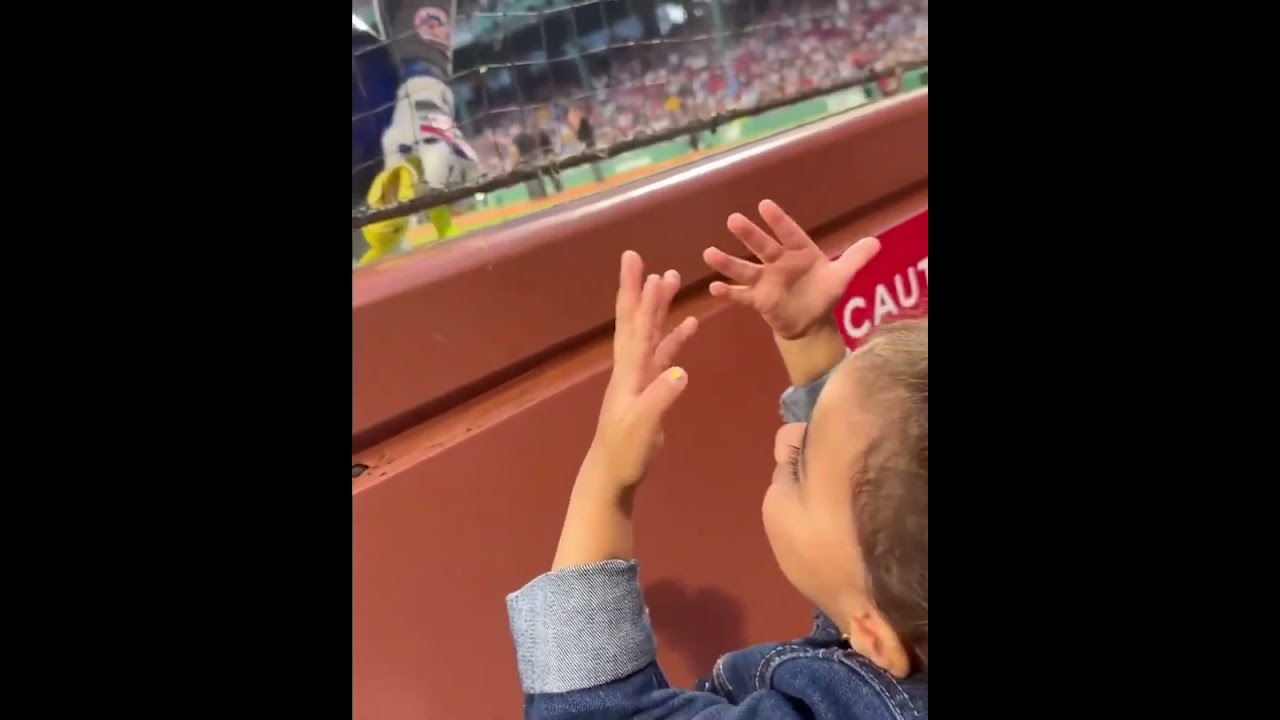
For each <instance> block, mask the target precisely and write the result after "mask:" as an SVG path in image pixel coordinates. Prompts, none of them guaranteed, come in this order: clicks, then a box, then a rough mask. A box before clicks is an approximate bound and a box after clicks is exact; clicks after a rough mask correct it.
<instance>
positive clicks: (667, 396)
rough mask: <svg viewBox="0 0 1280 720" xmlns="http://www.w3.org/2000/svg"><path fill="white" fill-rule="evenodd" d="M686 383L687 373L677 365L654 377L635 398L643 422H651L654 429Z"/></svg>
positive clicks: (687, 379)
mask: <svg viewBox="0 0 1280 720" xmlns="http://www.w3.org/2000/svg"><path fill="white" fill-rule="evenodd" d="M688 384H689V375H688V373H686V372H685V371H684V370H683V369H682V368H678V367H673V368H669V369H668V370H667V371H666V372H664V373H662V374H661V375H659V376H658V377H656V378H654V380H653V382H651V383H649V387H647V388H645V389H644V392H642V393H640V397H639V398H638V399H637V400H636V404H637V405H638V407H637V410H638V411H639V415H640V417H642V418H644V420H643V422H644V423H645V424H651V425H652V426H653V427H654V428H655V429H656V428H657V426H658V423H659V422H661V420H662V416H663V415H664V414H665V413H666V412H667V409H668V408H670V407H671V406H672V405H674V404H675V402H676V398H678V397H680V393H682V392H684V387H685V385H688Z"/></svg>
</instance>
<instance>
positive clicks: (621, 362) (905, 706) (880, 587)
mask: <svg viewBox="0 0 1280 720" xmlns="http://www.w3.org/2000/svg"><path fill="white" fill-rule="evenodd" d="M759 210H760V215H761V217H763V219H764V220H765V222H766V224H768V226H769V227H770V228H771V229H772V230H773V233H774V234H773V235H772V236H771V235H770V234H768V233H766V232H765V231H764V230H762V229H760V228H759V227H757V226H756V225H755V224H754V223H752V222H751V221H750V220H748V219H747V218H745V217H743V216H742V215H737V214H735V215H733V216H731V217H730V218H729V221H728V226H729V230H730V231H731V232H732V233H733V234H734V235H735V236H736V237H737V238H738V239H739V240H740V241H741V242H742V243H743V244H744V245H746V247H747V248H749V249H750V250H751V251H752V252H753V253H754V254H755V255H756V257H757V258H758V259H759V261H760V262H759V263H752V262H748V261H746V260H742V259H739V258H735V257H732V256H730V255H727V254H726V253H724V252H722V251H720V250H717V249H716V248H708V249H707V250H706V251H705V252H704V254H703V258H704V259H705V260H706V262H707V264H708V265H709V266H710V267H711V268H712V269H714V270H716V271H717V272H719V273H720V274H722V275H723V276H725V277H726V278H727V279H729V280H731V281H732V282H733V283H734V284H727V283H723V282H714V283H712V284H711V286H710V291H711V294H712V295H715V296H717V297H722V298H726V299H727V300H729V301H731V302H735V303H739V304H742V305H745V306H747V307H750V308H752V309H754V310H755V311H756V312H758V313H759V314H760V316H761V317H762V318H763V319H764V321H765V322H766V323H767V324H768V325H769V326H770V328H771V329H772V330H773V333H774V337H775V339H776V341H777V345H778V349H779V351H780V353H781V355H782V359H783V362H784V364H785V365H786V367H787V372H788V374H789V375H790V378H791V384H792V387H791V388H790V389H788V390H787V391H786V392H785V393H783V395H782V401H781V402H782V412H783V416H784V419H785V420H786V421H787V424H785V425H783V426H782V428H781V429H779V430H778V433H777V437H776V440H775V443H774V457H775V459H776V462H777V467H776V468H775V469H774V472H773V482H772V483H771V484H770V486H769V488H768V490H767V491H766V492H765V497H764V506H763V517H764V526H765V531H766V534H767V535H768V537H769V543H770V546H771V547H772V549H773V554H774V557H775V559H776V560H777V562H778V565H779V567H780V568H781V569H782V572H783V574H784V575H785V576H786V578H787V579H788V580H789V581H790V582H791V584H792V585H794V586H795V588H796V590H797V591H799V592H800V593H801V594H803V595H804V596H805V597H806V598H807V599H808V600H809V601H811V602H812V603H813V604H814V605H816V606H817V608H818V611H817V612H816V613H815V622H814V626H813V630H812V632H811V633H810V634H809V635H808V636H806V637H804V638H800V639H798V640H794V641H792V642H786V643H772V644H768V645H760V646H755V647H749V648H745V649H743V650H738V651H735V652H731V653H729V654H727V655H725V656H724V657H722V658H720V660H719V661H717V662H716V664H715V667H714V668H712V669H711V673H710V675H709V676H708V677H707V678H705V679H703V680H701V681H699V682H698V686H697V688H696V690H692V691H690V690H681V689H676V688H671V687H669V686H668V685H667V682H666V680H665V679H664V677H663V675H662V672H661V671H660V670H659V668H658V666H657V664H656V662H655V659H654V658H655V654H654V640H653V633H652V630H651V629H650V626H649V620H648V615H647V611H646V609H645V605H644V598H643V596H642V593H641V590H640V583H639V581H638V579H637V570H636V563H635V561H634V560H633V559H632V558H633V551H632V530H631V508H632V499H633V497H634V495H635V492H636V490H637V486H638V485H639V483H640V481H641V480H642V479H643V477H644V474H645V470H646V468H647V466H648V464H649V460H650V458H651V456H652V454H653V452H654V451H655V450H656V449H657V448H658V447H659V446H660V444H661V432H662V431H661V420H662V416H663V414H664V413H665V412H666V410H667V409H668V408H669V407H671V405H672V404H673V403H674V402H675V400H676V399H677V398H678V397H679V396H680V394H681V392H683V390H684V388H685V387H686V385H687V384H688V382H689V378H688V376H687V375H686V374H685V372H684V371H683V370H682V369H680V368H679V367H676V366H674V360H675V356H676V354H677V353H678V351H679V350H680V347H681V345H683V344H684V342H685V341H686V340H688V339H689V338H690V337H691V336H692V335H693V334H694V333H695V331H696V330H697V321H696V319H694V318H686V319H685V320H684V321H683V322H681V323H679V324H677V325H676V326H675V327H674V329H673V330H671V331H670V332H669V333H667V334H666V335H665V336H663V335H662V329H663V327H664V325H665V321H666V315H667V311H668V308H669V306H670V304H671V300H672V298H673V297H674V296H675V294H676V292H677V291H678V290H679V289H680V277H679V275H678V274H676V273H675V271H670V270H669V271H667V273H666V274H665V275H663V276H658V275H649V276H648V277H647V278H646V277H644V268H643V264H642V261H641V259H640V257H639V256H638V255H637V254H635V253H634V252H630V251H628V252H625V253H623V255H622V261H621V272H620V275H619V283H618V297H617V306H616V308H615V312H616V322H617V325H616V329H615V333H614V345H613V353H614V367H613V374H612V377H611V378H610V381H609V385H608V388H607V389H606V391H605V396H604V402H603V405H602V407H601V411H600V420H599V423H598V425H597V428H596V435H595V438H594V440H593V442H592V444H591V448H590V450H589V451H588V452H587V455H586V458H585V459H584V460H583V463H582V467H581V469H580V470H579V472H578V477H577V481H576V483H575V485H574V488H573V492H572V494H571V496H570V498H569V509H568V512H567V514H566V516H565V521H564V528H563V530H562V531H561V535H560V543H559V546H558V548H557V550H556V556H555V559H554V561H553V562H552V568H551V572H549V573H546V574H544V575H542V576H540V577H538V578H536V579H534V580H533V581H531V582H530V583H529V584H528V585H526V586H525V587H524V588H522V589H521V590H519V591H518V592H516V593H514V594H512V595H511V596H509V597H508V598H507V610H508V614H509V616H510V622H511V633H512V636H513V638H514V640H515V645H516V656H517V662H518V665H519V670H520V678H521V684H522V687H523V690H524V693H525V717H526V718H528V720H554V719H557V718H565V719H568V718H572V719H573V720H588V719H599V720H614V719H623V718H644V719H646V720H801V719H804V720H900V719H902V718H926V719H927V718H928V714H929V680H928V677H929V675H928V673H929V321H928V318H927V317H924V318H920V319H914V320H901V321H898V322H896V323H893V324H890V325H886V326H883V327H882V328H880V329H879V330H878V331H877V333H876V334H874V335H873V336H872V339H871V340H870V341H869V342H867V343H865V344H864V345H862V346H861V347H859V348H858V350H857V351H855V352H853V353H847V352H846V351H845V348H844V345H843V343H842V341H841V339H840V336H839V334H838V333H837V331H836V329H835V327H834V324H833V321H832V313H831V307H832V305H833V304H834V303H835V302H836V300H837V299H838V298H839V297H840V293H841V291H842V290H843V289H844V288H845V287H846V286H847V285H848V283H849V280H850V279H851V278H852V277H853V275H854V273H856V272H857V271H858V270H859V269H860V268H862V267H863V266H864V265H865V264H866V263H867V261H869V260H870V259H871V258H872V257H873V256H874V255H875V254H876V252H877V251H878V250H879V249H880V244H879V242H878V241H877V240H876V239H874V238H866V239H863V240H860V241H859V242H858V243H856V244H854V245H853V247H851V248H850V249H849V250H848V251H846V252H845V253H844V254H843V255H841V256H840V258H839V259H837V260H834V261H831V260H828V259H827V257H826V256H825V255H823V253H822V251H821V250H820V249H819V248H818V247H817V246H816V245H815V244H814V243H813V241H812V240H811V239H810V238H809V236H808V235H807V234H805V232H804V231H803V230H802V229H801V228H800V227H799V225H797V224H796V223H795V221H793V220H792V219H791V218H790V217H788V216H787V215H786V213H784V212H783V211H782V209H781V208H779V207H778V206H777V205H776V204H774V203H772V202H770V201H767V200H766V201H764V202H762V203H761V204H760V207H759Z"/></svg>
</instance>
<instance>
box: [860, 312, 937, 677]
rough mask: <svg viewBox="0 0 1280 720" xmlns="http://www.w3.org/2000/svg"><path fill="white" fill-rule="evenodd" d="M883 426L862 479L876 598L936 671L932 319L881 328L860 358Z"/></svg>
mask: <svg viewBox="0 0 1280 720" xmlns="http://www.w3.org/2000/svg"><path fill="white" fill-rule="evenodd" d="M854 362H856V363H857V365H858V370H859V372H858V377H859V379H860V382H861V383H862V385H863V390H864V393H865V395H864V396H865V397H868V398H873V399H874V402H876V411H877V413H878V414H880V416H881V417H882V418H883V422H884V425H883V429H882V431H881V432H880V434H879V436H878V437H877V438H876V439H875V440H874V441H873V442H872V444H871V446H870V449H869V452H868V453H867V458H866V465H865V467H863V468H861V474H860V477H859V478H858V482H857V483H856V484H855V486H854V487H855V498H854V511H855V513H856V514H857V516H856V520H857V522H856V526H857V529H858V541H859V544H860V545H861V547H862V552H863V557H864V560H865V562H866V566H867V567H866V570H867V581H868V584H869V586H870V591H871V597H872V600H874V602H875V603H876V606H877V607H878V608H879V610H880V612H882V613H883V614H884V615H885V618H886V619H887V620H888V621H889V624H890V625H891V626H892V627H893V629H894V630H895V631H896V632H897V633H898V637H899V638H900V639H901V640H902V643H903V645H904V646H905V648H906V650H907V652H908V653H909V655H910V656H911V662H912V665H913V669H914V670H918V671H923V672H926V673H927V672H928V670H929V318H928V316H924V317H922V318H917V319H911V320H900V321H897V322H893V323H890V324H887V325H884V326H882V327H880V328H878V329H877V332H876V333H875V334H874V335H873V337H872V338H871V340H870V341H869V342H868V343H867V344H866V345H865V346H864V347H863V348H862V349H861V350H860V351H859V352H858V353H856V354H855V355H854Z"/></svg>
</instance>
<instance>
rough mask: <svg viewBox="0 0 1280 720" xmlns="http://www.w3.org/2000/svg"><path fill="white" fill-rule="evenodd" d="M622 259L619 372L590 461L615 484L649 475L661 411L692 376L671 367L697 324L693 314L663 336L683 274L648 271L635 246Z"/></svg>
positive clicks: (616, 340) (596, 473)
mask: <svg viewBox="0 0 1280 720" xmlns="http://www.w3.org/2000/svg"><path fill="white" fill-rule="evenodd" d="M621 265H622V267H621V271H620V273H619V277H618V301H617V307H616V309H615V315H616V320H617V325H616V327H615V329H614V335H613V375H612V377H610V379H609V387H608V388H607V389H606V390H605V394H604V404H603V405H602V407H601V409H600V422H599V424H598V425H597V426H596V436H595V439H594V440H593V441H592V443H591V451H590V452H589V453H588V455H587V466H588V467H586V468H584V470H587V472H588V474H589V475H591V476H593V477H594V478H596V479H597V481H598V482H603V483H605V484H607V485H608V486H609V487H610V489H623V488H626V487H629V486H631V485H635V484H636V483H638V482H640V480H641V479H643V478H644V473H645V470H647V469H648V466H649V460H650V458H651V457H652V455H653V453H654V451H655V450H656V449H657V448H658V447H660V446H661V444H662V416H663V414H665V413H666V411H667V408H669V407H671V405H672V404H673V403H675V401H676V398H678V397H679V396H680V393H681V392H682V391H683V390H684V388H685V385H686V384H687V382H688V376H687V375H686V374H685V372H684V370H682V369H680V368H678V367H672V362H673V361H674V359H675V356H676V353H677V352H679V350H680V347H681V346H682V345H684V342H685V341H686V340H688V339H689V338H690V337H691V336H692V335H693V334H694V332H695V331H697V329H698V321H697V319H695V318H692V317H687V318H685V319H684V321H683V322H681V323H680V324H679V325H677V326H676V327H675V328H674V329H672V330H671V332H669V333H667V334H666V336H665V337H664V336H663V325H664V324H665V322H666V319H667V311H668V309H670V307H671V299H672V298H674V297H675V294H676V292H678V291H679V290H680V274H679V273H677V272H676V271H675V270H668V271H667V272H666V274H665V275H664V276H662V277H658V276H657V275H650V276H648V278H644V277H643V276H644V263H643V261H642V260H641V259H640V256H639V255H637V254H636V253H634V252H632V251H630V250H628V251H626V252H624V253H623V254H622V263H621Z"/></svg>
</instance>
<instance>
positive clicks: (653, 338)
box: [649, 270, 680, 347]
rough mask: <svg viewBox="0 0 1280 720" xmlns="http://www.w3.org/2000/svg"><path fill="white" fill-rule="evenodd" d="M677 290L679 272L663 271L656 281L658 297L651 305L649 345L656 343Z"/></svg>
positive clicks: (678, 290)
mask: <svg viewBox="0 0 1280 720" xmlns="http://www.w3.org/2000/svg"><path fill="white" fill-rule="evenodd" d="M678 292H680V273H678V272H676V271H675V270H668V271H666V272H665V273H663V274H662V281H661V282H660V283H658V297H657V298H656V300H655V303H654V307H653V324H652V325H650V326H649V328H650V335H649V347H653V346H654V345H657V344H658V338H659V337H660V336H661V334H662V326H663V325H666V323H667V312H668V311H669V310H670V309H671V301H672V300H673V299H674V298H675V296H676V293H678Z"/></svg>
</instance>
